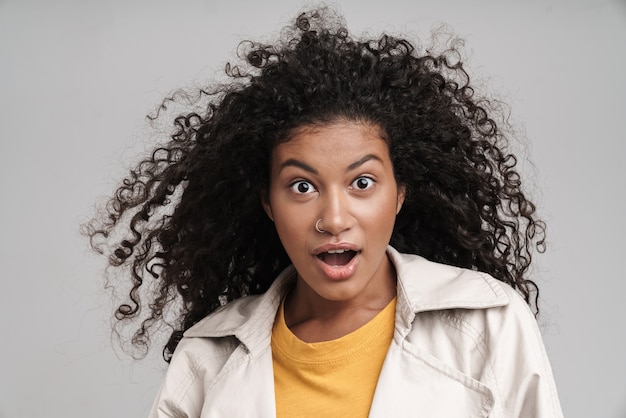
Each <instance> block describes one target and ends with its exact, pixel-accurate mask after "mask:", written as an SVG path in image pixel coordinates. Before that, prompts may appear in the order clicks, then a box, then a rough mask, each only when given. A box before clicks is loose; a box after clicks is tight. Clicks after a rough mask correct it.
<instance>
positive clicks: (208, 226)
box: [86, 10, 544, 360]
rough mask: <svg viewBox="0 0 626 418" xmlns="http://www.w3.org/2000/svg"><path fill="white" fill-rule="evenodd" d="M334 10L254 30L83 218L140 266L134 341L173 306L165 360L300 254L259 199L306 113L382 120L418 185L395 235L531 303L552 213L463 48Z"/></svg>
mask: <svg viewBox="0 0 626 418" xmlns="http://www.w3.org/2000/svg"><path fill="white" fill-rule="evenodd" d="M337 22H338V19H336V18H335V17H334V16H333V15H332V13H330V12H328V11H327V10H320V11H314V12H309V13H303V14H301V15H300V16H299V17H298V18H297V19H296V21H295V24H294V25H293V26H291V27H290V28H288V29H286V30H285V31H284V32H283V38H282V40H279V41H278V42H276V43H274V45H267V44H259V43H254V42H245V43H243V44H242V45H241V46H240V50H239V51H240V53H241V54H242V55H243V57H244V59H243V62H242V63H241V64H240V65H239V66H234V67H231V66H230V65H227V67H226V72H227V75H228V77H229V78H230V81H229V82H228V83H227V84H222V85H219V86H213V87H211V88H206V89H203V90H201V91H200V94H199V95H198V99H197V100H196V101H195V103H194V104H195V109H197V108H198V105H199V104H200V105H201V106H202V107H201V110H199V111H198V110H195V111H190V112H189V113H186V114H182V115H180V116H178V117H176V118H175V120H174V131H173V134H172V135H171V139H170V141H169V142H168V143H166V144H165V145H162V146H158V147H157V148H156V149H155V150H154V151H153V152H152V153H151V155H149V156H148V157H147V158H145V159H144V160H143V161H141V162H140V163H139V164H138V165H137V166H136V168H135V169H134V170H132V171H131V173H130V175H129V176H128V177H127V178H126V179H124V181H123V183H122V184H121V186H120V187H119V188H118V189H117V191H116V192H115V194H114V196H113V197H112V198H111V199H110V200H109V203H108V205H107V206H106V215H105V216H99V217H96V218H95V219H94V220H93V221H92V222H91V223H90V224H88V225H87V229H86V234H87V235H89V236H90V237H91V242H92V246H93V247H94V248H95V249H97V250H99V251H101V252H104V251H105V250H104V249H103V247H104V245H103V244H104V243H106V244H108V248H109V252H108V255H109V263H110V264H111V265H112V266H122V267H127V268H129V270H130V272H131V275H130V276H131V278H132V286H131V290H130V292H129V295H128V301H127V302H125V303H122V304H121V305H120V306H119V307H118V309H117V311H116V317H117V319H119V320H121V321H125V320H129V319H136V320H139V326H138V329H137V330H136V331H135V332H134V335H133V337H132V343H133V344H134V345H135V346H138V347H144V348H147V346H148V343H149V341H150V340H149V338H150V335H151V334H150V331H151V330H154V327H155V326H156V325H157V324H159V323H161V322H162V321H165V322H167V323H168V324H169V325H170V326H171V327H172V332H171V335H170V337H169V340H168V342H167V344H166V346H165V348H164V356H165V358H166V360H169V358H170V357H171V354H172V353H173V351H174V349H175V347H176V345H177V344H178V342H179V341H180V339H181V338H182V333H183V332H184V331H185V330H186V329H188V328H189V327H191V326H192V325H193V324H195V323H196V322H198V321H199V320H200V319H202V318H203V317H204V316H206V315H207V314H208V313H210V312H212V311H213V310H215V309H216V308H217V307H219V306H220V305H222V304H224V303H226V302H228V301H231V300H233V299H236V298H240V297H242V296H245V295H250V294H259V293H262V292H264V291H265V290H267V288H268V287H269V286H270V284H271V283H272V281H273V280H274V278H275V277H276V276H277V274H278V273H279V272H280V271H281V270H283V269H284V268H285V267H286V266H288V265H289V264H290V261H289V259H288V257H287V255H286V253H285V251H284V249H283V247H282V245H281V243H280V241H279V239H278V236H277V233H276V231H275V229H274V226H273V224H272V222H271V221H270V220H269V219H268V218H267V216H266V215H265V213H264V211H263V209H262V206H261V203H260V196H261V195H262V194H263V193H264V192H265V191H266V190H267V187H268V179H269V167H270V156H271V152H272V149H273V148H274V146H275V145H276V144H278V143H280V142H281V141H288V140H289V138H290V134H291V133H292V132H293V131H294V129H296V128H298V127H301V126H304V125H316V124H326V123H330V122H333V121H337V120H349V121H357V122H366V123H370V124H375V125H377V126H379V127H380V128H381V131H382V132H383V134H384V138H385V140H386V141H387V143H388V146H389V151H390V156H391V159H392V162H393V166H394V173H395V176H396V180H397V182H398V184H402V185H404V186H405V187H406V190H407V196H406V200H405V203H404V206H403V208H402V210H401V212H400V213H399V215H398V218H397V221H396V226H395V229H394V232H393V236H392V239H391V245H393V246H395V247H396V248H397V249H398V250H399V251H402V252H409V253H415V254H419V255H422V256H424V257H426V258H428V259H430V260H433V261H437V262H442V263H447V264H451V265H455V266H460V267H466V268H471V269H476V270H481V271H484V272H487V273H489V274H491V275H493V276H494V277H495V278H497V279H499V280H501V281H503V282H506V283H508V284H509V285H511V286H512V287H514V288H515V289H517V290H518V291H519V292H520V293H521V294H522V295H523V297H524V298H525V299H526V301H527V302H528V303H533V302H534V303H535V304H536V295H537V287H536V285H535V284H534V283H533V282H532V281H530V280H528V279H527V278H526V274H527V270H528V267H529V265H530V262H531V253H532V251H533V250H534V249H535V248H536V247H539V249H540V250H542V246H543V242H544V224H543V223H542V222H541V221H539V220H537V219H536V217H535V206H534V205H533V203H532V202H530V201H529V200H528V199H527V198H526V197H525V195H524V193H523V192H522V190H521V183H520V176H519V174H518V172H517V171H516V170H515V165H516V159H515V157H514V156H513V155H511V154H510V153H508V152H507V151H506V146H507V141H506V138H505V136H504V134H503V133H502V132H501V130H500V129H499V127H498V126H497V125H496V122H495V119H494V118H493V113H492V114H489V112H493V110H490V109H491V108H492V106H490V102H488V101H485V100H479V99H477V98H476V97H475V93H474V90H473V89H472V87H471V86H470V79H469V76H468V74H467V73H466V71H465V70H464V67H463V64H462V63H461V61H460V60H459V59H458V58H459V54H458V52H457V51H456V49H455V48H454V47H453V46H452V47H449V48H448V49H447V50H445V51H443V52H442V53H440V54H434V53H431V52H428V51H425V52H419V51H418V50H417V49H416V47H415V46H414V45H413V44H412V43H411V42H410V41H408V40H406V39H401V38H398V37H393V36H389V35H382V36H381V37H379V38H378V39H373V40H370V39H355V38H354V37H352V36H350V35H349V34H348V31H347V30H346V29H345V27H344V25H343V24H341V22H339V23H337ZM181 97H185V98H186V99H189V98H190V96H189V95H183V94H182V93H181V94H175V95H173V96H172V97H170V98H168V99H166V100H165V101H164V102H163V104H162V106H161V109H160V111H159V112H157V115H156V116H155V117H158V116H159V113H160V112H161V111H163V110H165V108H166V107H167V106H168V105H169V104H171V103H172V102H175V101H178V102H180V101H181V100H179V99H180V98H181ZM183 101H184V100H183ZM203 103H204V104H203ZM120 237H121V238H120ZM146 281H147V282H148V283H146ZM146 288H148V289H150V291H149V292H145V291H144V290H145V289H146ZM142 309H143V312H142ZM166 313H169V317H168V318H166V316H167V315H166Z"/></svg>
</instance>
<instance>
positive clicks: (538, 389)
mask: <svg viewBox="0 0 626 418" xmlns="http://www.w3.org/2000/svg"><path fill="white" fill-rule="evenodd" d="M509 298H510V303H509V304H508V305H506V306H503V307H501V308H497V309H495V310H494V311H492V312H493V313H494V314H496V315H498V316H501V317H500V318H499V319H498V320H497V321H489V323H490V324H491V325H490V327H492V328H495V329H488V330H487V332H486V333H485V335H484V338H485V339H486V342H487V345H488V347H489V349H488V352H489V353H490V356H489V357H490V365H491V367H489V369H488V370H489V372H490V373H491V374H492V376H491V377H492V378H493V380H494V382H495V384H494V387H493V390H494V395H495V399H496V405H495V408H494V415H495V416H498V417H500V416H502V417H507V418H509V417H511V418H512V417H524V418H531V417H532V418H553V417H562V416H563V413H562V411H561V406H560V403H559V397H558V394H557V390H556V385H555V382H554V377H553V375H552V369H551V367H550V362H549V361H548V356H547V353H546V350H545V347H544V345H543V341H542V339H541V334H540V332H539V328H538V326H537V322H536V320H535V317H534V316H533V314H532V313H531V311H530V309H529V307H528V305H527V304H526V303H525V302H524V300H523V299H522V298H521V297H520V296H519V294H517V292H515V291H514V290H512V289H509ZM498 310H501V312H497V311H498ZM489 380H491V379H489Z"/></svg>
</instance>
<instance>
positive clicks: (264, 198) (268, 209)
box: [261, 189, 274, 222]
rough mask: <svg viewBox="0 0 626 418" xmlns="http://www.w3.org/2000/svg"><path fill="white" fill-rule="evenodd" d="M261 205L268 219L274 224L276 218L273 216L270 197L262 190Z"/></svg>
mask: <svg viewBox="0 0 626 418" xmlns="http://www.w3.org/2000/svg"><path fill="white" fill-rule="evenodd" d="M261 205H263V210H264V211H265V213H266V214H267V217H268V218H270V219H271V220H272V222H274V216H273V215H272V205H271V204H270V196H269V192H268V191H267V190H265V189H264V190H261Z"/></svg>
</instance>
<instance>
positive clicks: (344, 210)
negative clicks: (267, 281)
mask: <svg viewBox="0 0 626 418" xmlns="http://www.w3.org/2000/svg"><path fill="white" fill-rule="evenodd" d="M403 201H404V188H403V187H398V185H397V184H396V181H395V178H394V175H393V167H392V163H391V159H390V156H389V149H388V146H387V143H386V142H385V141H384V140H383V139H382V137H381V131H380V129H379V128H378V127H377V126H375V125H371V124H367V123H363V122H351V121H338V122H334V123H330V124H328V125H322V126H305V127H302V128H300V129H297V130H296V131H295V132H294V133H293V135H292V136H291V139H289V140H288V141H287V142H284V143H281V144H279V145H278V146H276V148H275V149H274V151H273V154H272V161H271V174H270V188H269V193H268V195H267V197H266V198H265V199H264V200H263V206H264V208H265V211H266V212H267V214H268V216H269V217H270V218H271V219H272V220H273V221H274V223H275V225H276V230H277V231H278V235H279V237H280V240H281V242H282V244H283V246H284V248H285V250H286V251H287V254H288V255H289V258H290V259H291V261H292V263H293V264H294V266H295V268H296V270H297V272H298V286H303V287H304V288H306V289H308V292H309V293H310V295H312V296H313V297H314V298H315V297H321V298H323V299H325V300H328V301H356V300H358V299H359V298H362V297H366V296H365V295H371V294H372V293H374V294H375V292H376V291H377V290H376V289H378V288H379V287H380V286H386V285H388V283H389V281H390V280H394V279H395V273H393V268H392V267H391V264H390V261H389V260H388V258H387V256H386V253H385V250H386V247H387V245H388V243H389V240H390V239H391V233H392V231H393V226H394V223H395V219H396V215H397V213H398V212H399V211H400V208H401V206H402V203H403ZM319 219H321V221H319V224H318V226H319V228H320V229H321V230H323V233H320V232H318V231H317V230H316V228H315V226H316V222H317V221H318V220H319Z"/></svg>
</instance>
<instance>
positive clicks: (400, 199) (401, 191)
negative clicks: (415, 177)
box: [396, 184, 406, 215]
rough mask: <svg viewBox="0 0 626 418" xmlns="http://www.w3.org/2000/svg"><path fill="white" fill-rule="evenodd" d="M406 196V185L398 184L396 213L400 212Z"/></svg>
mask: <svg viewBox="0 0 626 418" xmlns="http://www.w3.org/2000/svg"><path fill="white" fill-rule="evenodd" d="M405 196H406V186H405V185H404V184H401V185H400V186H398V201H397V203H396V215H397V214H398V213H400V209H402V205H403V204H404V198H405Z"/></svg>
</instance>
